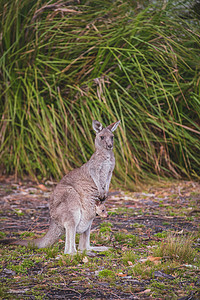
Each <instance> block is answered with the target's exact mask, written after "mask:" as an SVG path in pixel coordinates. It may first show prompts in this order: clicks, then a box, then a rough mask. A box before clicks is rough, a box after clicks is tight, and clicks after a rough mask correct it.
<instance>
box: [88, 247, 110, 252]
mask: <svg viewBox="0 0 200 300" xmlns="http://www.w3.org/2000/svg"><path fill="white" fill-rule="evenodd" d="M109 249H110V248H109V247H106V246H90V247H89V249H88V250H89V251H108V250H109Z"/></svg>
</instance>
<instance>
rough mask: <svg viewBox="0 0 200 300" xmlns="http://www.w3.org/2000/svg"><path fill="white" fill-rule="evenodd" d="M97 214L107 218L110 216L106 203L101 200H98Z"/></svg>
mask: <svg viewBox="0 0 200 300" xmlns="http://www.w3.org/2000/svg"><path fill="white" fill-rule="evenodd" d="M96 216H100V217H103V218H107V216H108V213H107V210H106V207H105V204H104V203H102V202H101V201H98V203H97V202H96Z"/></svg>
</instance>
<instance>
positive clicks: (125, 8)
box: [0, 0, 200, 188]
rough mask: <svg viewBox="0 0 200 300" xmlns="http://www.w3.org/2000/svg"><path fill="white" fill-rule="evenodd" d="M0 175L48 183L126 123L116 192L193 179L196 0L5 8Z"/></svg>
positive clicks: (198, 105) (28, 0)
mask: <svg viewBox="0 0 200 300" xmlns="http://www.w3.org/2000/svg"><path fill="white" fill-rule="evenodd" d="M0 17H1V23H0V53H1V55H0V56H1V58H0V118H1V124H0V172H1V174H15V176H16V177H17V176H25V175H31V176H32V178H34V179H39V180H41V179H46V178H55V179H56V180H58V179H59V178H61V177H62V176H63V175H64V174H65V173H66V172H68V171H69V170H71V169H72V168H74V167H78V166H80V165H81V164H82V163H84V162H86V161H87V160H88V159H89V158H90V156H91V154H92V153H93V151H94V144H93V140H94V136H95V135H94V132H93V130H92V126H91V122H92V120H93V119H97V120H99V121H101V122H103V124H105V125H109V123H112V122H115V121H117V120H118V119H120V120H121V126H120V128H118V130H117V131H116V134H115V135H116V139H115V156H116V168H115V172H114V177H113V184H114V186H126V187H129V188H134V185H135V184H138V183H139V182H142V181H145V180H148V179H150V178H153V179H155V178H158V177H175V178H193V179H199V169H200V142H199V137H200V83H199V81H200V58H199V57H200V56H199V54H200V35H199V19H200V3H199V1H170V0H169V1H156V0H154V1H125V0H124V1H123V0H121V1H109V0H105V1H100V0H97V1H93V0H88V1H82V0H79V1H78V0H77V1H76V0H72V1H62V0H60V1H54V0H52V1H45V0H23V1H22V0H1V3H0Z"/></svg>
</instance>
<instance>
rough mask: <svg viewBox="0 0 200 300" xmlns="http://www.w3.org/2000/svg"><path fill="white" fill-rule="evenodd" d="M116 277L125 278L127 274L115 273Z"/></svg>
mask: <svg viewBox="0 0 200 300" xmlns="http://www.w3.org/2000/svg"><path fill="white" fill-rule="evenodd" d="M116 275H117V276H119V277H125V276H127V274H123V273H116Z"/></svg>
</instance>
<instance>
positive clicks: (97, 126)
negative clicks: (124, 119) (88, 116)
mask: <svg viewBox="0 0 200 300" xmlns="http://www.w3.org/2000/svg"><path fill="white" fill-rule="evenodd" d="M119 123H120V121H117V122H115V123H112V124H110V125H109V126H107V127H106V128H103V125H102V124H101V123H100V122H99V121H92V127H93V129H94V130H95V131H96V138H95V147H96V149H106V150H112V149H113V142H114V134H113V131H115V129H116V128H117V126H118V125H119Z"/></svg>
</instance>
